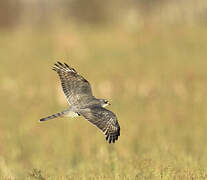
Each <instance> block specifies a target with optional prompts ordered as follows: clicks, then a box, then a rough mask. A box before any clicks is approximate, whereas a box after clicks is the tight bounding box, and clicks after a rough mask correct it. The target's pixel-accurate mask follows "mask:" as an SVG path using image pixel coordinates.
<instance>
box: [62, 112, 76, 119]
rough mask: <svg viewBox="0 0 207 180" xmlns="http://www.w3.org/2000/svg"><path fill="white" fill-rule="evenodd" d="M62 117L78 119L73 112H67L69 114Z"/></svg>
mask: <svg viewBox="0 0 207 180" xmlns="http://www.w3.org/2000/svg"><path fill="white" fill-rule="evenodd" d="M64 116H65V117H72V118H74V117H78V114H77V113H75V112H73V111H69V112H68V113H66V114H65V115H64Z"/></svg>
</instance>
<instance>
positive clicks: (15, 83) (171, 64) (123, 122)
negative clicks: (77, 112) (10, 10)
mask: <svg viewBox="0 0 207 180" xmlns="http://www.w3.org/2000/svg"><path fill="white" fill-rule="evenodd" d="M0 44H1V49H0V62H1V66H0V82H1V86H0V92H1V93H0V99H1V102H0V108H1V120H0V177H1V178H0V179H41V180H43V179H51V180H53V179H63V180H64V179H83V180H84V179H100V180H101V179H104V180H105V179H116V180H118V179H158V180H159V179H164V180H165V179H180V180H183V179H207V31H206V27H202V26H201V27H195V26H194V27H190V26H189V27H185V26H176V27H175V26H171V27H170V26H169V27H156V26H155V27H151V28H149V27H148V28H143V29H142V28H141V29H138V30H134V31H129V30H128V29H125V28H119V27H114V28H112V27H111V28H105V29H101V28H94V29H92V28H91V29H90V28H86V27H85V28H78V27H76V26H71V27H70V26H68V27H65V26H64V27H56V28H54V27H53V28H51V29H50V30H48V29H42V30H38V31H37V30H35V29H32V28H26V27H20V28H19V29H18V30H15V31H12V32H5V31H2V32H1V33H0ZM57 60H59V61H63V62H66V63H68V64H70V65H71V66H72V67H74V68H75V69H76V70H77V71H78V72H80V73H81V74H82V75H83V76H84V77H85V78H86V79H88V80H89V81H90V82H91V85H92V89H93V92H94V95H95V96H96V97H100V98H106V99H108V100H109V101H110V103H111V104H112V105H111V106H110V107H108V108H109V109H110V110H112V111H113V112H115V113H116V115H117V117H118V119H119V123H120V126H121V136H120V138H119V140H118V141H117V142H116V143H115V144H111V145H109V144H107V142H106V141H105V138H104V135H103V134H102V133H101V132H100V131H99V130H98V129H97V128H95V127H94V126H92V125H91V124H89V123H88V122H87V121H86V120H85V119H84V118H82V117H78V118H76V119H69V118H60V119H56V120H53V121H48V122H45V123H38V120H39V119H40V118H41V117H44V116H47V115H50V114H52V113H56V112H59V111H61V110H63V109H65V108H66V107H67V102H66V100H65V97H64V95H63V93H62V91H61V87H60V82H59V79H58V76H57V74H56V73H55V72H54V71H52V70H51V67H52V65H53V63H55V62H56V61H57Z"/></svg>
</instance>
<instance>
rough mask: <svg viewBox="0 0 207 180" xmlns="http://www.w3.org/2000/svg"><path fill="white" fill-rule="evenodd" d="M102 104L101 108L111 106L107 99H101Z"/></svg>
mask: <svg viewBox="0 0 207 180" xmlns="http://www.w3.org/2000/svg"><path fill="white" fill-rule="evenodd" d="M100 102H101V106H102V107H106V106H108V105H111V104H110V103H109V101H108V100H106V99H100Z"/></svg>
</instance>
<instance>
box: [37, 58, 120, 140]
mask: <svg viewBox="0 0 207 180" xmlns="http://www.w3.org/2000/svg"><path fill="white" fill-rule="evenodd" d="M52 69H53V70H54V71H56V72H57V73H58V75H59V78H60V81H61V85H62V90H63V92H64V94H65V96H66V99H67V101H68V104H69V107H68V108H67V109H66V110H64V111H62V112H59V113H56V114H53V115H51V116H48V117H45V118H42V119H40V121H41V122H42V121H46V120H50V119H54V118H57V117H62V116H66V117H76V116H83V117H84V118H85V119H87V120H88V121H89V122H90V123H92V124H93V125H95V126H96V127H98V128H99V129H100V130H101V131H102V132H103V133H104V135H105V137H106V141H108V142H109V144H110V143H111V142H113V143H115V141H116V140H118V137H119V136H120V126H119V123H118V120H117V117H116V115H115V114H114V113H113V112H111V111H109V110H108V109H105V108H104V107H105V106H107V105H110V104H109V102H108V101H107V100H106V99H97V98H95V97H94V96H93V94H92V90H91V85H90V83H89V82H88V81H87V80H86V79H85V78H84V77H82V76H81V75H79V74H78V73H77V71H76V70H75V69H74V68H72V67H70V66H68V65H67V64H66V63H61V62H57V63H56V64H54V66H53V68H52Z"/></svg>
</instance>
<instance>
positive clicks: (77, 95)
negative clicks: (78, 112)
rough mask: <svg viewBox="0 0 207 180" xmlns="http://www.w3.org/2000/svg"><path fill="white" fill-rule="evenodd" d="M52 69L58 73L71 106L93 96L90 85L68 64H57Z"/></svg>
mask: <svg viewBox="0 0 207 180" xmlns="http://www.w3.org/2000/svg"><path fill="white" fill-rule="evenodd" d="M52 69H53V70H54V71H56V72H57V73H58V75H59V78H60V81H61V85H62V89H63V92H64V94H65V96H66V98H67V100H68V103H69V104H70V105H71V104H75V103H77V102H79V103H80V102H81V100H82V99H83V98H90V97H92V96H93V94H92V90H91V85H90V83H89V82H88V81H87V80H86V79H84V78H83V77H82V76H81V75H79V74H78V73H77V72H76V70H75V69H73V68H72V67H70V66H69V65H68V64H66V63H64V64H62V63H61V62H57V63H56V64H54V66H53V68H52Z"/></svg>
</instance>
